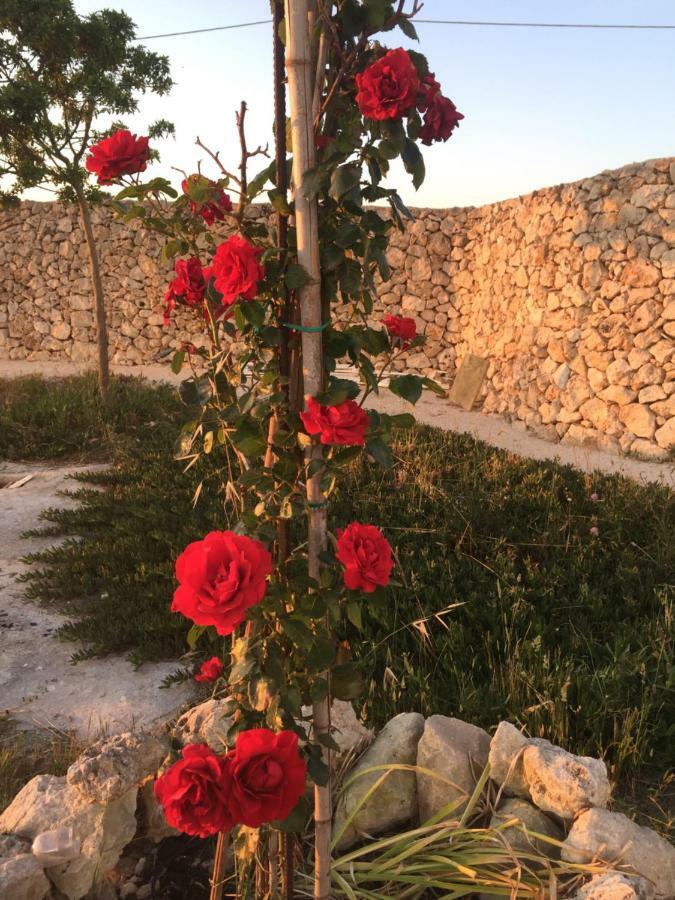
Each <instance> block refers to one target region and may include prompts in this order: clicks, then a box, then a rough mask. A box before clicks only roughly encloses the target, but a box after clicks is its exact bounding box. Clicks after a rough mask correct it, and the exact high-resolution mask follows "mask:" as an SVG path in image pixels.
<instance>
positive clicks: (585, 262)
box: [0, 159, 675, 457]
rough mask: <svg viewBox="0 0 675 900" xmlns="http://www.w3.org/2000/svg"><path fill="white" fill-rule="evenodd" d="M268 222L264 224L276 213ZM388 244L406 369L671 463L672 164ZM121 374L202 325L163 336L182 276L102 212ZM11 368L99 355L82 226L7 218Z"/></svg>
mask: <svg viewBox="0 0 675 900" xmlns="http://www.w3.org/2000/svg"><path fill="white" fill-rule="evenodd" d="M265 212H266V211H265V210H264V209H263V208H257V209H253V210H251V215H254V216H262V215H265ZM415 216H416V219H415V221H414V222H413V223H411V224H410V226H409V227H408V229H407V231H406V232H405V233H404V234H400V235H399V234H397V235H396V236H395V237H394V239H393V241H392V245H391V252H390V262H391V265H392V269H393V276H392V278H391V280H390V281H389V282H387V283H386V284H383V285H380V289H379V298H378V302H377V304H376V308H375V313H374V316H375V318H380V317H381V316H383V315H384V314H385V312H389V313H391V312H394V313H402V314H403V315H408V316H414V317H415V318H416V319H417V322H418V328H419V329H420V330H423V331H424V332H425V334H426V336H427V343H426V345H425V347H424V348H422V349H421V350H418V351H415V352H413V353H411V354H409V355H408V358H407V359H405V360H401V361H399V363H398V366H399V367H400V368H407V369H409V370H412V371H418V372H422V373H424V374H426V375H430V376H432V377H435V378H437V379H438V380H440V381H441V382H442V383H444V384H449V383H451V382H452V380H453V378H454V376H455V373H456V371H457V368H458V367H459V366H460V364H461V362H462V360H463V359H464V358H465V356H466V355H467V353H473V354H476V355H478V356H483V357H486V358H487V359H488V360H489V368H488V371H487V376H486V379H485V383H484V385H483V388H482V391H481V394H480V397H479V399H478V401H477V408H479V409H482V410H483V411H484V412H486V413H497V414H501V415H503V416H505V417H507V418H510V419H514V420H517V421H520V422H522V423H523V427H528V428H531V429H533V430H534V431H535V432H537V433H538V434H540V435H541V436H543V437H546V438H548V439H550V440H554V441H556V440H562V441H564V442H569V443H576V444H592V445H596V446H599V447H601V448H604V449H608V450H611V451H616V452H620V451H624V452H627V451H630V452H633V453H638V454H640V455H644V456H650V457H663V456H666V455H667V454H668V452H669V448H671V447H672V446H673V445H674V444H675V159H657V160H650V161H648V162H644V163H639V164H633V165H629V166H625V167H623V168H622V169H618V170H615V171H611V172H603V173H602V174H600V175H598V176H595V177H593V178H589V179H587V180H584V181H580V182H576V183H575V184H567V185H560V186H557V187H551V188H545V189H543V190H539V191H535V192H534V193H532V194H529V195H527V196H524V197H519V198H517V199H514V200H508V201H505V202H502V203H495V204H491V205H489V206H484V207H481V208H468V209H449V210H441V209H420V210H416V211H415ZM94 220H95V227H96V230H97V233H98V237H99V242H100V251H101V258H102V265H103V269H104V272H105V287H106V292H107V297H108V302H109V320H110V325H111V348H112V355H113V360H114V362H117V363H123V364H130V365H133V364H139V363H144V362H150V361H151V360H152V359H153V358H154V357H155V356H156V354H157V353H158V351H160V350H161V349H162V348H164V347H166V346H172V345H176V344H177V343H178V337H177V335H181V336H185V334H186V333H187V334H189V335H190V338H191V340H192V341H193V342H194V343H199V342H200V339H201V338H202V335H201V334H200V327H201V326H200V323H199V322H198V321H197V320H196V319H193V318H190V317H187V316H181V315H180V314H179V315H177V316H176V319H175V321H174V322H173V323H172V325H171V326H169V327H168V328H164V327H163V325H162V311H161V298H162V294H163V291H164V288H165V285H166V282H167V280H168V278H169V272H170V269H169V266H168V265H166V264H164V263H161V262H160V260H159V244H158V242H157V240H156V238H155V237H154V236H153V235H148V234H146V233H144V232H142V231H138V230H130V229H129V228H127V227H126V226H124V225H121V224H120V223H118V222H116V221H114V220H113V218H112V216H111V214H110V212H109V210H107V209H106V208H103V209H100V210H97V211H95V213H94ZM0 267H1V271H2V281H1V282H0V358H9V359H34V360H40V359H53V358H57V359H58V358H70V359H72V360H73V361H75V362H80V363H82V362H88V361H90V360H92V359H93V357H94V343H93V342H94V322H93V313H92V301H91V292H90V286H89V279H88V260H87V251H86V247H85V245H84V243H83V237H82V232H81V229H80V226H79V223H78V221H77V217H76V215H75V213H74V211H73V210H70V209H67V208H64V207H63V206H60V205H59V204H40V203H30V202H26V203H24V204H23V205H22V206H21V208H20V209H19V210H17V211H12V212H6V213H4V214H2V215H1V216H0Z"/></svg>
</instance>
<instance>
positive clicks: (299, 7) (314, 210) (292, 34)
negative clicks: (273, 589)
mask: <svg viewBox="0 0 675 900" xmlns="http://www.w3.org/2000/svg"><path fill="white" fill-rule="evenodd" d="M286 71H287V73H288V93H289V99H290V113H291V135H292V146H293V180H294V184H295V226H296V236H297V246H298V262H299V263H300V265H302V266H304V268H305V270H306V271H307V274H308V275H309V281H308V283H307V284H306V285H305V286H304V287H302V288H301V289H300V291H299V302H300V321H301V324H302V326H303V328H318V327H319V326H320V325H321V324H322V322H321V265H320V259H319V217H318V207H317V202H316V200H315V199H312V200H310V199H308V198H307V197H305V196H304V194H303V191H302V181H303V176H304V174H305V172H306V171H307V170H308V169H311V168H312V167H313V166H314V164H315V162H316V150H315V146H314V126H313V122H312V101H313V97H314V76H315V72H314V71H313V65H312V53H311V47H310V39H309V3H308V0H286ZM302 371H303V379H304V391H305V394H307V395H309V396H315V395H316V394H318V393H319V392H320V391H321V390H322V387H323V376H324V371H323V354H322V341H321V332H320V331H303V332H302ZM308 457H309V458H308V460H307V461H308V463H309V461H310V460H311V459H322V458H323V456H322V450H321V446H320V445H319V444H316V443H315V444H314V445H313V446H312V448H311V449H310V451H309V453H308ZM321 481H322V473H321V472H318V473H317V474H315V475H313V476H312V477H311V478H308V479H307V501H308V505H309V534H308V554H309V575H310V577H311V578H313V579H315V580H317V581H318V580H319V577H320V559H319V554H320V553H321V552H322V551H323V550H324V549H325V548H326V507H325V497H324V494H323V491H322V487H321ZM312 712H313V725H314V738H315V739H316V738H318V737H319V736H320V735H322V734H328V733H330V693H329V696H327V697H326V699H325V700H323V701H321V702H320V703H315V704H314V706H313V711H312ZM323 756H324V762H325V763H326V765H327V766H328V768H329V769H330V756H329V751H328V748H323ZM314 835H315V845H314V897H315V900H329V897H330V882H331V877H330V862H331V854H330V840H331V795H330V783H328V784H326V785H325V786H321V785H315V786H314Z"/></svg>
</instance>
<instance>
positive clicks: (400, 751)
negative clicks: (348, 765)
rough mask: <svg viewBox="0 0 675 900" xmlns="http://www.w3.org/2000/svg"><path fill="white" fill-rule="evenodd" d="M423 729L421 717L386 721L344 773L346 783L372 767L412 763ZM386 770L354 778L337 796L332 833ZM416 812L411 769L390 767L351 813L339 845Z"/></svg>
mask: <svg viewBox="0 0 675 900" xmlns="http://www.w3.org/2000/svg"><path fill="white" fill-rule="evenodd" d="M423 730H424V716H421V715H420V714H419V713H400V714H399V715H398V716H395V717H394V718H393V719H392V720H391V721H390V722H388V723H387V724H386V725H385V727H384V728H383V729H382V731H381V732H380V733H379V734H378V736H377V737H376V738H375V741H374V742H373V743H372V744H371V746H370V747H369V748H368V750H366V752H365V753H364V754H363V756H362V757H361V759H360V760H359V762H358V763H357V764H356V766H355V767H354V768H353V769H352V770H351V771H350V772H349V773H348V774H347V776H346V779H347V782H349V781H351V779H352V778H354V777H355V776H358V775H359V773H361V772H364V771H366V770H367V769H369V768H371V767H372V766H386V765H391V764H404V765H409V766H413V765H414V764H415V761H416V759H417V744H418V742H419V739H420V737H421V736H422V731H423ZM385 771H386V769H382V770H378V771H375V772H369V773H368V774H367V775H363V776H362V777H358V778H356V780H354V781H353V782H352V783H351V784H349V786H348V787H347V788H346V790H345V791H344V792H343V794H342V796H341V797H340V799H339V801H338V804H337V809H336V811H335V819H334V833H335V834H337V832H338V831H339V830H340V829H341V828H342V827H343V826H344V824H345V822H346V820H347V819H348V818H349V816H350V815H351V814H352V812H353V811H354V810H355V809H356V807H357V806H358V804H359V802H360V801H361V800H362V798H363V797H364V795H365V794H366V793H367V792H368V790H370V788H372V786H373V785H374V784H375V783H376V782H377V781H378V780H379V779H380V778H382V776H383V775H384V774H385ZM416 814H417V787H416V779H415V773H414V772H405V771H398V770H393V771H392V772H391V774H390V775H388V776H387V777H386V778H385V779H384V781H383V782H382V784H381V785H380V786H379V788H378V789H377V790H376V791H375V792H374V793H373V794H372V795H371V796H370V797H369V799H368V800H367V801H366V802H365V803H364V804H363V806H361V808H360V809H359V811H358V812H357V813H356V815H355V816H354V819H353V820H352V822H351V824H350V825H349V826H348V827H347V829H346V830H345V832H344V834H343V835H342V837H341V839H340V841H339V844H338V846H339V847H340V848H341V849H343V848H345V847H349V846H351V845H352V844H354V843H355V842H356V841H357V840H358V839H359V836H360V835H376V834H381V833H382V832H383V831H387V829H389V828H391V827H393V826H394V825H401V824H403V823H405V822H409V821H411V820H413V819H414V818H415V817H416Z"/></svg>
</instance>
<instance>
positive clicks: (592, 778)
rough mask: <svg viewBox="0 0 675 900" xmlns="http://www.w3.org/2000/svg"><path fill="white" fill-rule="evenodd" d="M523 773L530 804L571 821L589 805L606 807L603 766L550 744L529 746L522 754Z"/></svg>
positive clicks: (606, 788) (606, 783) (607, 797)
mask: <svg viewBox="0 0 675 900" xmlns="http://www.w3.org/2000/svg"><path fill="white" fill-rule="evenodd" d="M523 774H524V777H525V781H526V783H527V786H528V789H529V791H530V797H531V798H532V802H533V803H534V804H535V805H536V806H538V807H539V809H542V810H544V812H549V813H554V814H555V815H557V816H560V818H561V819H566V820H571V819H573V818H574V817H575V816H576V815H577V813H578V812H579V811H580V810H583V809H587V808H588V807H590V806H602V807H604V806H607V803H608V801H609V794H610V788H609V780H608V778H607V767H606V766H605V764H604V763H603V762H602V761H601V760H599V759H592V758H591V757H590V756H574V755H573V754H571V753H567V751H566V750H562V749H561V748H560V747H554V746H553V745H552V744H547V743H543V742H542V743H539V744H530V746H529V747H526V748H525V751H524V752H523Z"/></svg>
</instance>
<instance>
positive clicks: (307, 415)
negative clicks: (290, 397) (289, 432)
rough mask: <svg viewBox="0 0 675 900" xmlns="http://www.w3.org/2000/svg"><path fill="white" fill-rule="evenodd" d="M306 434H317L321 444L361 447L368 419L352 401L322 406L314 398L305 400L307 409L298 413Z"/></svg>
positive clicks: (363, 442)
mask: <svg viewBox="0 0 675 900" xmlns="http://www.w3.org/2000/svg"><path fill="white" fill-rule="evenodd" d="M300 418H301V419H302V424H303V425H304V426H305V431H306V432H307V434H312V435H314V434H318V435H319V436H320V437H319V440H320V442H321V443H322V444H339V445H342V446H348V447H351V446H356V445H360V446H362V445H363V444H365V442H366V431H368V426H369V425H370V419H369V418H368V416H367V415H366V413H364V411H363V410H362V409H361V407H360V406H359V405H358V404H357V403H355V402H354V401H353V400H345V401H343V402H342V403H338V404H336V405H335V406H322V405H321V404H320V403H318V402H317V401H316V400H315V399H314V397H308V398H307V409H306V410H305V412H301V413H300Z"/></svg>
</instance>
